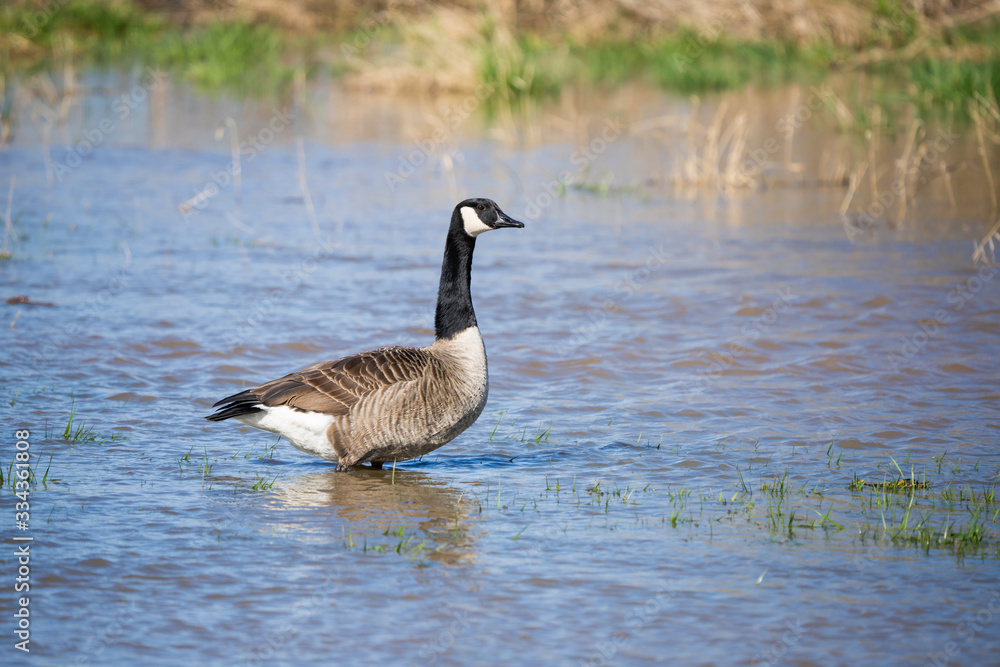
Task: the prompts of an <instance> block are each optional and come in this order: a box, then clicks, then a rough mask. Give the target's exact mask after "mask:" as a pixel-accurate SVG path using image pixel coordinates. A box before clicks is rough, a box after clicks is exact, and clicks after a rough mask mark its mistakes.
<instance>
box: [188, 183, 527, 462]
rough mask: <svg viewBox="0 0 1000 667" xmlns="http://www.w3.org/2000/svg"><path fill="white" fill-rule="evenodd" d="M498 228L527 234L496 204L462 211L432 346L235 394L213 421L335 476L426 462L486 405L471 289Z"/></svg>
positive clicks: (335, 365) (472, 202)
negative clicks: (483, 239)
mask: <svg viewBox="0 0 1000 667" xmlns="http://www.w3.org/2000/svg"><path fill="white" fill-rule="evenodd" d="M500 227H524V223H522V222H518V221H517V220H514V219H513V218H511V217H509V216H508V215H507V214H505V213H504V212H503V211H501V210H500V207H499V206H497V205H496V203H495V202H493V201H492V200H489V199H466V200H465V201H463V202H461V203H460V204H459V205H458V206H456V207H455V211H454V212H453V213H452V215H451V226H450V227H449V228H448V237H447V241H446V242H445V246H444V261H443V263H442V265H441V283H440V286H439V288H438V301H437V311H436V312H435V315H434V342H433V343H431V344H430V345H429V346H427V347H421V348H413V347H384V348H381V349H378V350H373V351H371V352H362V353H360V354H355V355H352V356H349V357H344V358H343V359H338V360H336V361H324V362H320V363H318V364H315V365H313V366H310V367H309V368H306V369H304V370H301V371H299V372H297V373H290V374H288V375H286V376H284V377H282V378H278V379H277V380H271V381H270V382H265V383H264V384H262V385H260V386H257V387H254V388H253V389H247V390H245V391H241V392H240V393H238V394H233V395H232V396H230V397H228V398H224V399H222V400H221V401H219V402H218V403H216V404H215V405H214V406H213V407H216V408H218V410H217V411H216V412H215V414H213V415H210V416H208V417H206V419H209V420H211V421H222V420H224V419H229V418H230V417H235V418H236V419H238V420H239V421H241V422H243V423H244V424H247V425H248V426H253V427H255V428H259V429H263V430H265V431H271V432H272V433H278V434H280V435H283V436H285V438H286V439H287V440H288V441H289V442H291V443H292V445H293V446H294V447H295V448H296V449H299V450H301V451H303V452H306V453H307V454H312V455H313V456H318V457H320V458H323V459H326V460H328V461H334V462H336V463H337V470H347V469H348V468H350V467H351V466H355V465H359V464H361V463H364V462H366V461H367V462H370V463H371V464H372V467H373V468H376V469H378V468H381V467H382V464H383V463H385V462H392V461H405V460H407V459H412V458H416V457H418V456H423V455H424V454H426V453H428V452H430V451H433V450H435V449H437V448H438V447H440V446H441V445H443V444H445V443H446V442H448V441H450V440H451V439H452V438H454V437H455V436H457V435H458V434H459V433H461V432H462V431H464V430H465V429H467V428H468V427H469V426H471V425H472V424H473V422H475V421H476V419H477V418H478V417H479V415H480V413H482V411H483V408H484V407H485V406H486V395H487V392H488V378H487V370H486V348H485V347H484V346H483V338H482V336H481V335H480V333H479V327H478V326H477V324H476V313H475V312H474V311H473V308H472V293H471V291H470V284H471V278H472V253H473V251H474V250H475V248H476V237H477V236H479V235H480V234H482V233H483V232H488V231H490V230H491V229H499V228H500ZM219 406H222V407H219Z"/></svg>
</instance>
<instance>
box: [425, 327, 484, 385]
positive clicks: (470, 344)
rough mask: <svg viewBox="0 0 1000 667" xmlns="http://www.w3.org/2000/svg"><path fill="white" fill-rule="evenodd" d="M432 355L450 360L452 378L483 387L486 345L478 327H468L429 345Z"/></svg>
mask: <svg viewBox="0 0 1000 667" xmlns="http://www.w3.org/2000/svg"><path fill="white" fill-rule="evenodd" d="M431 351H432V353H433V354H434V355H436V356H438V357H439V358H441V359H445V360H446V361H448V362H450V363H449V365H450V366H451V368H452V369H454V371H455V372H454V380H455V381H456V382H458V383H459V384H462V385H467V386H469V387H476V388H478V387H485V386H486V382H487V371H486V347H485V346H484V345H483V336H482V334H480V333H479V327H469V328H468V329H466V330H465V331H462V332H461V333H459V334H456V335H455V336H453V337H452V338H449V339H447V340H436V341H434V343H433V344H432V345H431Z"/></svg>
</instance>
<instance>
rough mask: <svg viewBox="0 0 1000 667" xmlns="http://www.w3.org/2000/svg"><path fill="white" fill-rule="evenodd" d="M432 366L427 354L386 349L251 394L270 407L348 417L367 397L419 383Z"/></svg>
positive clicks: (332, 363)
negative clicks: (285, 407)
mask: <svg viewBox="0 0 1000 667" xmlns="http://www.w3.org/2000/svg"><path fill="white" fill-rule="evenodd" d="M432 366H433V359H432V358H431V356H430V355H429V354H428V353H427V352H425V351H424V350H419V349H416V348H412V347H385V348H382V349H379V350H372V351H371V352H362V353H360V354H355V355H351V356H349V357H344V358H343V359H338V360H336V361H324V362H322V363H318V364H316V365H314V366H310V367H309V368H306V369H305V370H301V371H299V372H297V373H290V374H288V375H286V376H285V377H283V378H278V379H277V380H272V381H270V382H267V383H265V384H262V385H260V386H259V387H255V388H254V389H252V390H251V391H252V392H253V394H255V395H256V396H257V397H258V399H259V400H260V402H261V403H263V404H264V405H267V406H276V405H287V406H288V407H291V408H297V409H299V410H311V411H314V412H324V413H327V414H332V415H345V414H347V413H348V412H349V411H350V410H351V408H352V407H354V406H355V405H356V404H357V403H359V402H361V401H362V400H363V399H364V398H365V397H367V396H370V395H372V394H375V393H377V392H379V391H381V390H382V389H385V388H386V387H389V386H390V385H393V384H396V383H398V382H411V381H413V380H416V379H418V378H419V377H421V376H422V375H424V374H425V373H428V372H432Z"/></svg>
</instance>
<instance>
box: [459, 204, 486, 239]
mask: <svg viewBox="0 0 1000 667" xmlns="http://www.w3.org/2000/svg"><path fill="white" fill-rule="evenodd" d="M462 221H463V222H464V223H465V233H466V234H468V235H469V236H471V237H473V238H475V237H477V236H479V235H480V234H482V233H483V232H488V231H490V230H491V229H493V228H492V227H490V226H489V225H487V224H486V223H485V222H483V221H482V220H480V219H479V215H478V214H477V213H476V211H475V210H474V209H473V208H472V207H471V206H463V207H462Z"/></svg>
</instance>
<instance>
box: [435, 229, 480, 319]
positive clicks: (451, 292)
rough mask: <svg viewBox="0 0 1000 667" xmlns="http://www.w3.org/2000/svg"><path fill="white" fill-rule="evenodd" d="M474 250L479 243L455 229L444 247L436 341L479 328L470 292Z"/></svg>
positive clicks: (449, 233) (451, 231) (449, 232)
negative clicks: (471, 328) (472, 328)
mask: <svg viewBox="0 0 1000 667" xmlns="http://www.w3.org/2000/svg"><path fill="white" fill-rule="evenodd" d="M475 249H476V239H475V238H473V237H471V236H469V235H468V234H466V233H465V231H464V230H462V229H461V228H456V225H452V227H451V229H450V230H449V231H448V240H447V242H446V243H445V246H444V262H442V264H441V284H440V285H439V286H438V302H437V312H436V313H435V314H434V335H435V336H436V337H437V338H451V337H452V336H454V335H455V334H457V333H460V332H462V331H465V330H466V329H468V328H469V327H474V326H476V313H475V311H473V309H472V290H471V284H472V251H473V250H475Z"/></svg>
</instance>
